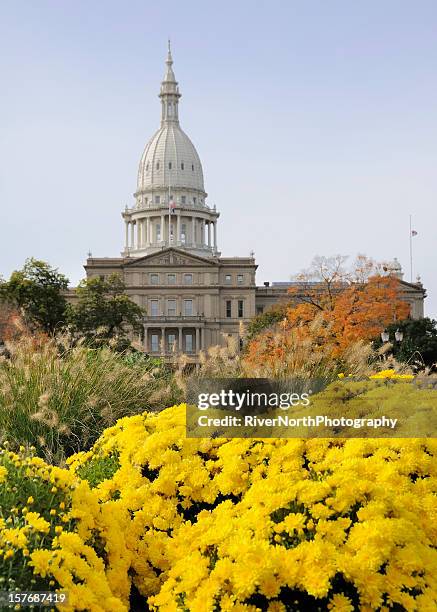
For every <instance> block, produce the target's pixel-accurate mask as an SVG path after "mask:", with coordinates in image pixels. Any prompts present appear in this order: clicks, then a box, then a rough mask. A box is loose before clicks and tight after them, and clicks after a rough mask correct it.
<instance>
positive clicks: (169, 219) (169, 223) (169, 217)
mask: <svg viewBox="0 0 437 612" xmlns="http://www.w3.org/2000/svg"><path fill="white" fill-rule="evenodd" d="M169 183H170V181H169ZM170 192H171V186H170V185H169V186H168V246H171V244H170V242H171V210H170Z"/></svg>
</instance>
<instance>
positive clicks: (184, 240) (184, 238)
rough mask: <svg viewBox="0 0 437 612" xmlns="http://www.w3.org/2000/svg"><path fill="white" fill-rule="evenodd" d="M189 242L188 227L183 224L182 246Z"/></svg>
mask: <svg viewBox="0 0 437 612" xmlns="http://www.w3.org/2000/svg"><path fill="white" fill-rule="evenodd" d="M186 241H187V226H186V225H185V223H182V227H181V242H182V244H185V243H186Z"/></svg>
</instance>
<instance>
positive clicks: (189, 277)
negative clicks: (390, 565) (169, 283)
mask: <svg viewBox="0 0 437 612" xmlns="http://www.w3.org/2000/svg"><path fill="white" fill-rule="evenodd" d="M192 284H193V275H192V274H184V285H192Z"/></svg>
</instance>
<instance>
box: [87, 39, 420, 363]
mask: <svg viewBox="0 0 437 612" xmlns="http://www.w3.org/2000/svg"><path fill="white" fill-rule="evenodd" d="M159 98H160V101H161V125H160V127H159V129H158V130H157V131H156V132H155V134H154V135H153V136H152V138H151V139H150V140H149V142H148V143H147V145H146V147H145V149H144V152H143V154H142V156H141V159H140V163H139V168H138V176H137V188H136V192H135V194H134V203H133V206H132V207H131V208H128V207H126V209H125V210H124V211H123V212H122V217H123V221H124V226H125V244H124V249H123V251H122V253H121V257H114V258H112V257H102V258H94V257H89V258H88V260H87V262H86V265H85V270H86V274H87V276H88V277H94V276H101V277H106V276H109V275H111V274H114V273H115V274H119V275H120V277H121V278H122V279H123V281H124V283H125V286H126V293H127V294H128V295H129V297H130V298H131V299H132V300H133V301H135V302H136V303H137V304H138V305H139V306H141V308H143V309H144V312H145V314H144V334H143V336H142V339H141V341H142V343H143V349H144V351H145V352H146V353H149V354H151V355H157V356H158V355H160V356H169V357H170V356H172V355H174V353H175V352H183V353H185V354H187V355H189V356H190V355H191V356H192V357H193V358H194V359H195V358H196V356H197V355H198V352H199V350H201V349H206V348H208V347H210V346H213V345H224V344H225V343H226V341H227V338H228V337H230V336H231V337H234V338H235V339H236V341H237V342H238V341H240V342H241V339H240V334H241V323H243V324H247V323H248V322H249V321H250V319H251V318H252V317H253V316H255V315H256V314H259V313H261V312H263V310H265V309H266V308H267V307H269V306H272V305H273V304H276V303H278V302H279V301H281V300H286V299H287V292H288V288H289V286H290V285H291V283H287V282H285V283H284V282H282V283H272V284H270V283H264V285H263V286H261V287H257V285H256V276H255V274H256V269H257V265H256V263H255V259H254V254H253V253H251V254H250V255H249V256H247V257H222V255H221V253H220V250H219V231H218V220H219V216H220V213H219V211H218V210H217V209H216V206H209V205H208V203H207V198H208V194H207V193H206V191H205V185H204V176H203V170H202V163H201V161H200V158H199V155H198V153H197V151H196V149H195V147H194V145H193V143H192V142H191V140H190V138H189V137H188V136H187V134H185V132H184V131H183V130H182V129H181V127H180V124H179V101H180V98H181V93H180V91H179V86H178V82H177V81H176V78H175V74H174V71H173V59H172V55H171V50H170V46H169V49H168V55H167V60H166V69H165V74H164V79H163V81H162V83H161V89H160V93H159ZM394 273H395V274H396V275H397V276H398V278H399V283H400V287H401V290H402V292H403V293H404V294H405V299H407V300H408V301H409V303H410V304H411V309H412V316H414V317H420V316H423V299H424V296H425V291H424V290H423V287H422V286H421V285H420V284H412V283H407V282H405V281H403V280H402V271H401V270H399V269H395V270H394Z"/></svg>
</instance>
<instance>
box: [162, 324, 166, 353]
mask: <svg viewBox="0 0 437 612" xmlns="http://www.w3.org/2000/svg"><path fill="white" fill-rule="evenodd" d="M166 351H167V347H166V345H165V327H161V352H162V353H165V352H166Z"/></svg>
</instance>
